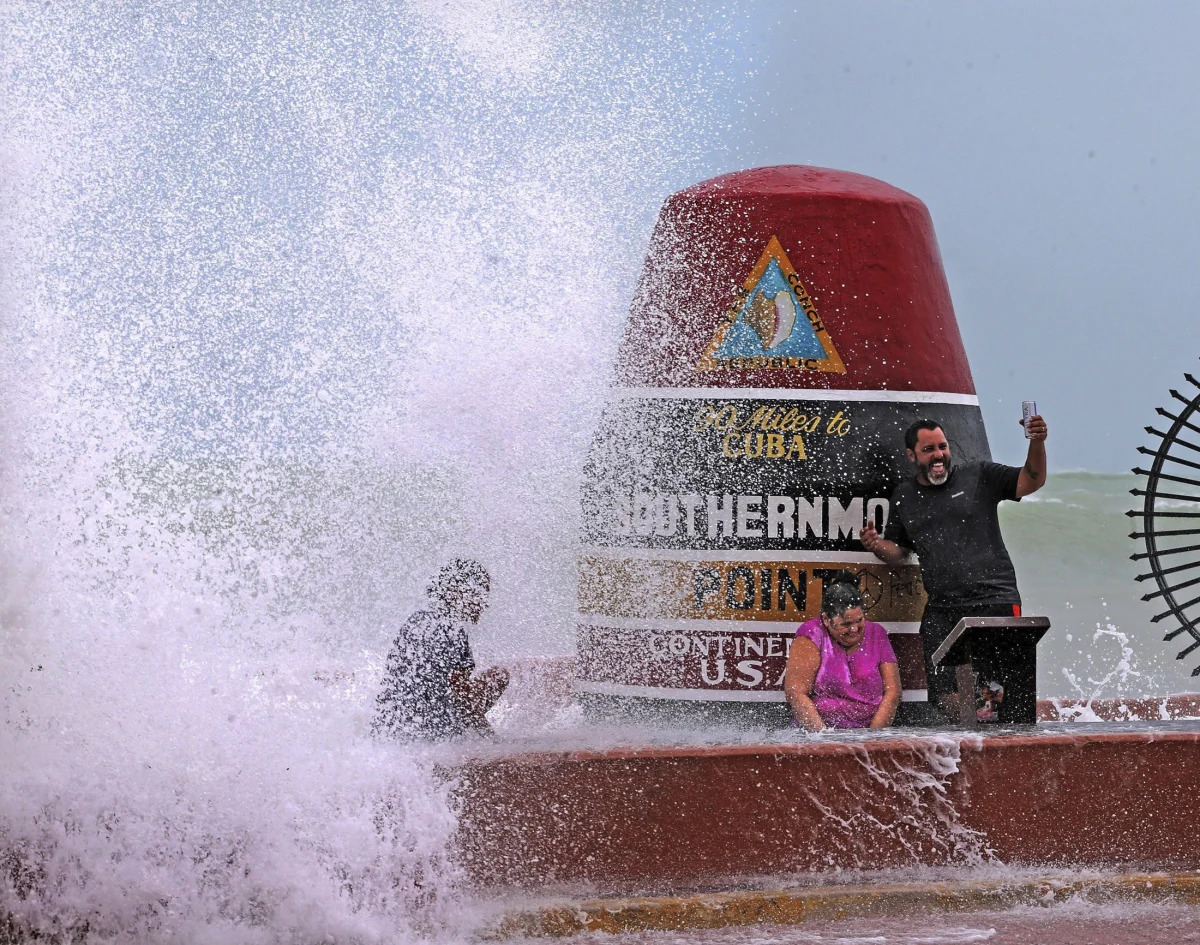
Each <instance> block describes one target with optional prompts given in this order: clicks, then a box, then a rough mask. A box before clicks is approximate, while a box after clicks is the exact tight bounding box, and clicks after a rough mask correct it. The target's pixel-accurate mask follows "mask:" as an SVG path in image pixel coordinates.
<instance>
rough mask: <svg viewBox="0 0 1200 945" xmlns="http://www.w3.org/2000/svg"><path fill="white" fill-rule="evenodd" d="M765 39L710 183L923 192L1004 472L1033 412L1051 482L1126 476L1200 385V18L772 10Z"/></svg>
mask: <svg viewBox="0 0 1200 945" xmlns="http://www.w3.org/2000/svg"><path fill="white" fill-rule="evenodd" d="M750 22H751V26H750V28H749V29H748V30H747V32H746V34H745V35H744V37H743V38H742V40H741V41H740V46H739V49H740V52H741V54H742V57H743V61H742V63H741V65H742V66H743V68H744V69H745V70H746V71H747V74H746V78H745V79H744V84H743V85H740V86H739V87H737V88H735V89H731V95H733V96H738V95H740V96H742V97H744V102H743V103H733V104H732V105H731V115H732V119H731V120H732V122H733V128H732V130H731V132H730V135H729V141H730V142H732V143H733V144H732V146H733V148H734V151H733V155H732V160H730V157H729V156H726V155H714V157H713V164H714V167H713V170H714V171H721V170H726V169H727V168H726V167H725V166H724V164H725V163H726V162H730V163H731V164H732V165H734V166H757V165H767V164H782V163H803V164H815V165H821V166H826V167H835V168H841V169H844V170H851V171H856V172H858V173H862V174H867V175H870V176H873V177H878V178H880V179H882V180H885V181H887V182H888V183H890V184H894V185H895V186H897V187H900V188H902V189H904V190H907V191H909V192H910V193H913V194H915V195H916V196H917V197H919V198H920V199H921V200H923V201H924V202H925V204H926V205H927V206H928V207H929V210H930V213H931V214H932V216H933V222H934V226H935V228H936V231H937V235H938V241H939V244H940V246H941V250H942V256H943V259H944V261H945V265H946V269H947V275H948V277H949V281H950V289H951V293H952V296H953V299H954V305H955V310H956V312H957V315H958V322H959V326H960V328H961V330H962V334H963V338H964V340H965V342H966V346H967V353H968V355H969V356H970V359H971V365H972V369H973V371H974V375H975V382H976V386H977V389H978V392H979V395H980V400H981V403H982V405H983V411H984V417H985V420H986V422H987V425H988V429H989V433H990V437H991V440H992V449H993V453H994V454H995V455H996V457H997V458H998V459H1005V460H1008V461H1016V460H1017V459H1018V458H1019V454H1020V452H1021V451H1022V449H1023V446H1024V443H1023V441H1022V440H1020V431H1019V428H1018V427H1017V426H1016V418H1017V417H1019V416H1020V402H1021V401H1022V400H1025V399H1034V400H1037V402H1038V404H1039V406H1040V407H1041V409H1042V411H1043V413H1044V414H1045V416H1046V418H1047V420H1048V422H1049V423H1050V426H1051V442H1050V444H1049V447H1050V456H1051V462H1052V465H1053V466H1054V467H1055V468H1058V469H1060V470H1061V469H1079V468H1085V469H1092V470H1102V471H1122V470H1128V469H1129V468H1130V467H1131V466H1133V465H1134V464H1135V463H1136V462H1137V461H1138V456H1137V454H1136V452H1135V451H1136V447H1137V446H1138V444H1139V443H1142V442H1146V439H1147V438H1146V434H1145V433H1144V432H1143V429H1142V428H1143V427H1144V426H1145V425H1146V424H1148V423H1150V422H1152V421H1153V419H1154V408H1155V407H1156V406H1159V405H1163V404H1165V403H1166V402H1167V401H1168V400H1169V395H1168V389H1169V388H1171V387H1181V386H1182V387H1184V388H1186V387H1187V386H1188V385H1187V383H1186V382H1185V381H1184V379H1183V373H1184V372H1185V371H1188V372H1191V373H1193V374H1195V373H1196V371H1197V368H1200V363H1197V357H1198V356H1200V329H1198V327H1197V326H1198V325H1200V318H1198V306H1197V301H1198V299H1200V265H1198V263H1200V252H1198V250H1200V237H1198V232H1200V227H1198V225H1197V211H1198V210H1200V199H1198V198H1200V174H1198V172H1197V163H1196V153H1197V143H1198V141H1200V109H1198V108H1197V107H1196V100H1197V92H1198V90H1200V57H1198V56H1197V55H1196V48H1195V38H1196V36H1198V35H1200V6H1197V5H1194V4H1191V5H1189V4H1186V3H1139V4H1134V3H1097V2H1089V3H1081V2H1070V3H1064V2H1057V3H1042V2H1038V3H1029V2H1016V3H1014V2H1004V3H967V4H959V3H944V2H943V3H930V2H904V3H901V2H877V3H801V4H797V3H764V4H755V5H754V13H753V14H752V19H751V21H750ZM717 165H720V166H717ZM1192 393H1193V394H1194V393H1196V390H1195V389H1192ZM1005 435H1007V436H1008V437H1009V439H1007V440H1006V439H1005V438H1004V437H1005Z"/></svg>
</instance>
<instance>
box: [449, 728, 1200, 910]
mask: <svg viewBox="0 0 1200 945" xmlns="http://www.w3.org/2000/svg"><path fill="white" fill-rule="evenodd" d="M457 774H458V777H459V779H460V784H461V786H460V801H461V820H460V828H459V841H458V842H459V847H460V854H461V858H462V862H463V864H464V866H465V867H466V869H467V872H468V874H469V876H470V877H471V879H472V880H473V881H474V882H475V883H476V884H478V885H480V886H485V887H492V888H511V889H514V890H515V889H526V890H529V889H542V890H544V889H547V888H552V887H560V888H567V887H572V886H576V887H583V886H586V887H588V888H590V889H593V890H595V891H596V892H598V893H601V894H605V895H616V894H621V893H626V892H632V891H638V892H644V893H654V894H663V893H669V892H674V891H680V890H687V889H697V888H717V887H720V886H722V885H725V884H726V883H727V881H728V880H729V879H730V878H731V877H737V876H746V875H762V874H767V873H774V874H778V873H789V872H807V873H814V874H818V875H819V874H824V873H828V874H829V875H830V877H831V878H832V877H833V876H835V875H836V873H837V872H838V871H840V870H880V869H891V868H902V867H913V866H945V865H956V864H962V865H970V864H976V863H978V864H983V863H1003V864H1013V865H1020V866H1027V867H1029V866H1059V867H1060V866H1064V865H1079V866H1087V867H1089V868H1100V869H1113V868H1121V869H1157V870H1164V869H1168V870H1185V869H1197V868H1200V841H1197V840H1196V838H1195V833H1194V825H1195V824H1196V823H1197V822H1198V820H1200V795H1198V794H1197V793H1196V791H1195V789H1194V785H1195V784H1196V783H1198V782H1200V729H1192V728H1190V727H1184V726H1175V727H1172V728H1171V729H1170V730H1160V731H1156V732H1095V733H1089V732H1087V731H1086V730H1081V731H1080V732H1079V733H1078V734H1076V733H1069V734H1068V733H1045V734H1028V735H1026V734H1001V735H989V736H985V737H980V736H976V735H970V734H957V733H956V734H952V735H950V734H948V735H916V736H903V735H897V736H891V737H885V738H880V739H874V740H864V741H853V742H811V743H804V744H799V745H768V746H737V747H714V748H690V749H661V748H656V749H628V750H617V751H605V752H562V753H539V754H525V755H518V756H510V757H505V758H499V759H492V760H484V761H476V762H471V763H468V764H466V765H464V766H462V767H461V768H460V769H459V770H458V772H457Z"/></svg>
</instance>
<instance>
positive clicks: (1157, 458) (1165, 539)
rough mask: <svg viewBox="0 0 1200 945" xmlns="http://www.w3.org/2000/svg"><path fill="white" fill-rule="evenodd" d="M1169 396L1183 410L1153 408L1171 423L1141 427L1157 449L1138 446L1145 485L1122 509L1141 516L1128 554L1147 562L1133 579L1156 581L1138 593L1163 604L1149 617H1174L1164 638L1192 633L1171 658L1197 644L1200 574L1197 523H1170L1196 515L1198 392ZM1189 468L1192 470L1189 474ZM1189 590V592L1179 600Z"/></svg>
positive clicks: (1199, 670)
mask: <svg viewBox="0 0 1200 945" xmlns="http://www.w3.org/2000/svg"><path fill="white" fill-rule="evenodd" d="M1183 376H1184V377H1185V378H1187V381H1188V383H1190V384H1191V385H1192V386H1193V387H1196V388H1200V381H1197V380H1196V378H1194V377H1192V375H1191V374H1184V375H1183ZM1171 396H1172V397H1173V398H1175V399H1176V400H1177V401H1179V402H1180V403H1181V404H1182V405H1183V409H1182V410H1179V411H1178V413H1174V414H1173V413H1171V412H1170V411H1168V410H1166V409H1164V408H1162V407H1159V408H1157V413H1158V414H1159V415H1160V416H1162V417H1165V418H1166V419H1167V420H1169V421H1170V422H1171V426H1170V427H1169V428H1168V429H1167V431H1166V432H1162V431H1160V430H1156V429H1155V428H1154V427H1146V432H1147V433H1150V434H1151V435H1153V436H1156V437H1158V439H1159V443H1158V449H1150V448H1148V447H1145V446H1139V447H1138V452H1139V453H1144V454H1146V455H1147V456H1152V457H1154V461H1153V462H1152V463H1151V464H1150V468H1149V469H1142V468H1141V467H1138V468H1136V469H1134V470H1133V471H1134V472H1135V473H1136V474H1137V475H1139V476H1145V477H1146V488H1144V489H1131V490H1130V492H1132V493H1133V494H1134V495H1137V496H1144V497H1145V500H1144V502H1143V505H1142V508H1141V510H1140V511H1139V510H1136V509H1135V510H1133V511H1131V512H1127V513H1126V514H1127V515H1128V516H1129V517H1130V518H1138V517H1140V518H1141V519H1142V530H1141V531H1134V532H1131V533H1130V536H1129V537H1130V538H1135V539H1136V538H1140V539H1142V540H1143V541H1144V542H1145V544H1146V550H1145V551H1144V552H1139V553H1137V554H1135V555H1131V556H1130V557H1131V558H1132V559H1133V560H1134V561H1141V560H1145V561H1146V562H1147V563H1148V564H1149V565H1150V571H1149V573H1147V574H1139V575H1138V576H1137V580H1139V581H1147V580H1149V579H1150V578H1154V581H1155V583H1156V584H1157V585H1158V590H1157V591H1154V592H1153V593H1150V594H1146V595H1144V596H1143V597H1142V600H1146V601H1149V600H1154V599H1155V598H1162V602H1163V603H1164V604H1166V606H1167V609H1166V610H1164V611H1163V612H1162V613H1160V614H1155V615H1154V616H1153V617H1151V618H1150V619H1151V622H1153V623H1158V622H1159V621H1160V620H1165V619H1166V618H1167V617H1170V616H1172V615H1173V616H1174V617H1175V618H1176V619H1178V621H1179V626H1177V627H1173V628H1172V629H1170V630H1168V631H1167V634H1166V637H1165V638H1164V639H1166V640H1168V641H1170V640H1174V639H1175V638H1176V637H1177V636H1179V635H1180V634H1184V633H1186V634H1188V635H1189V636H1190V637H1191V638H1192V642H1191V643H1189V644H1188V645H1187V646H1186V647H1184V648H1183V649H1182V650H1180V651H1179V655H1178V656H1177V657H1176V658H1177V659H1183V658H1184V657H1186V656H1188V655H1189V654H1190V653H1191V652H1192V651H1193V650H1195V649H1196V648H1197V647H1200V593H1196V592H1197V591H1200V576H1197V575H1196V572H1197V571H1198V570H1200V544H1197V543H1195V542H1194V539H1195V536H1197V535H1200V527H1191V528H1175V527H1172V526H1174V525H1188V524H1190V522H1189V520H1191V521H1196V520H1200V393H1198V394H1196V395H1195V396H1194V397H1192V398H1191V399H1190V400H1189V399H1188V398H1187V397H1186V396H1185V395H1184V394H1181V393H1180V392H1179V391H1177V390H1172V391H1171ZM1189 470H1196V472H1192V473H1190V474H1189ZM1164 490H1170V491H1164ZM1191 490H1197V491H1191ZM1189 542H1192V543H1191V544H1189ZM1173 582H1178V583H1173ZM1188 588H1192V589H1193V590H1192V591H1188ZM1189 594H1194V595H1195V596H1191V597H1190V599H1184V598H1188V597H1189ZM1192 675H1193V676H1200V666H1197V667H1196V668H1195V669H1194V670H1192Z"/></svg>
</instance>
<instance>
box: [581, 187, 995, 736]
mask: <svg viewBox="0 0 1200 945" xmlns="http://www.w3.org/2000/svg"><path fill="white" fill-rule="evenodd" d="M924 417H930V418H932V419H935V420H938V421H940V422H942V423H944V424H945V429H946V430H947V432H948V434H949V436H950V441H951V445H952V447H953V450H954V454H955V457H956V458H957V459H958V461H959V462H970V461H972V460H978V459H989V458H990V453H989V450H988V443H987V437H986V434H985V432H984V428H983V419H982V416H981V415H980V411H979V402H978V399H977V398H976V396H975V387H974V382H973V381H972V379H971V371H970V367H969V365H968V363H967V356H966V352H965V351H964V349H963V344H962V339H961V337H960V336H959V332H958V325H957V323H956V321H955V318H954V309H953V307H952V305H951V302H950V292H949V288H948V286H947V284H946V277H945V274H944V272H943V271H942V264H941V258H940V255H939V253H938V248H937V242H936V240H935V239H934V234H933V224H932V222H931V221H930V217H929V212H928V210H926V208H925V205H924V204H922V203H921V201H919V200H918V199H917V198H915V197H913V196H912V195H911V194H907V193H905V192H904V191H902V190H897V189H896V188H895V187H892V186H890V185H888V184H885V183H883V182H882V181H878V180H874V179H872V178H869V177H863V176H860V175H858V174H851V173H847V172H844V171H835V170H828V169H825V168H816V167H800V166H784V167H770V168H759V169H757V170H748V171H739V172H736V173H733V174H727V175H725V176H723V177H718V178H715V179H713V180H710V181H705V182H704V183H701V184H697V185H696V186H694V187H690V188H688V189H686V190H683V191H680V192H679V193H676V194H673V195H672V196H671V197H670V198H669V199H668V200H667V202H666V203H665V205H664V206H663V208H662V211H661V213H660V214H659V218H658V223H657V225H656V227H655V230H654V235H653V238H652V243H651V248H650V252H649V256H648V258H647V260H646V263H645V268H644V270H643V273H642V278H641V281H640V284H639V286H638V289H637V293H636V297H635V298H634V301H633V305H632V307H631V310H630V314H629V319H628V322H627V325H626V330H625V335H624V339H623V341H622V343H621V348H620V352H619V354H618V357H617V365H616V382H615V385H614V388H613V390H612V392H611V398H610V400H609V402H608V404H607V406H606V408H605V410H604V413H603V416H602V418H601V420H600V423H599V426H598V429H597V433H596V436H595V439H594V441H593V443H592V448H591V451H590V453H589V457H588V462H587V466H586V469H585V475H584V487H583V513H584V514H583V518H584V534H583V548H582V551H581V554H580V561H579V600H578V610H579V616H578V630H579V633H578V654H577V659H576V668H575V682H576V689H577V691H578V693H579V695H580V698H581V699H582V700H583V702H584V704H585V706H586V707H587V708H588V709H589V710H590V711H593V712H595V713H597V714H607V713H610V712H612V713H621V712H625V711H628V710H630V709H634V710H638V709H640V710H650V709H653V708H656V707H657V708H663V707H667V708H671V709H672V710H673V711H672V712H671V714H672V715H678V714H680V713H683V714H685V715H688V714H697V713H699V714H702V715H703V714H714V715H721V716H724V715H726V714H727V713H729V712H733V713H735V714H737V715H748V716H750V717H756V716H764V715H765V716H767V717H777V718H779V719H780V720H782V719H785V718H786V717H787V707H786V702H785V699H784V695H783V690H782V679H783V672H784V666H785V664H786V661H787V655H788V651H789V649H790V647H791V642H792V639H793V635H794V633H795V630H796V627H797V625H799V624H800V623H801V622H803V621H805V620H807V619H809V618H811V617H813V616H815V615H816V614H817V610H818V608H819V606H820V601H821V590H822V584H823V582H824V581H825V580H826V579H828V578H829V577H830V575H832V574H833V573H834V572H836V571H838V570H850V571H853V572H855V573H857V575H858V579H859V586H860V588H861V589H862V591H863V594H864V599H865V601H866V610H867V616H868V617H869V619H871V620H875V621H878V622H879V623H882V624H883V625H884V626H885V627H886V628H887V630H888V633H889V634H890V636H891V641H892V645H893V647H894V648H895V650H896V653H897V657H898V659H899V661H900V673H901V680H902V683H903V688H904V695H903V700H904V702H908V703H911V702H921V701H924V700H925V678H924V669H923V665H922V660H921V643H920V638H919V636H918V634H917V631H918V626H919V622H920V619H921V611H922V608H923V607H924V603H925V593H924V589H923V588H922V586H921V576H920V568H919V566H918V563H917V562H916V561H915V560H914V561H913V562H912V563H906V564H904V565H902V566H899V567H895V568H891V567H887V566H885V565H883V564H881V563H880V562H879V561H878V560H877V559H876V558H875V557H874V556H873V555H871V554H869V553H868V552H866V551H865V550H864V549H863V547H862V545H861V544H860V543H859V533H860V531H861V529H862V527H863V525H864V524H865V522H866V521H867V520H868V519H871V520H874V521H875V523H876V525H877V526H878V527H879V528H881V529H882V528H883V526H884V524H885V523H886V521H887V517H888V511H889V509H888V499H889V496H890V495H891V492H892V489H893V487H894V486H895V485H896V484H897V483H898V482H900V480H901V479H902V478H904V477H906V476H909V475H911V474H912V473H911V467H910V466H909V464H908V462H907V460H906V458H905V455H904V445H903V436H904V430H905V428H906V427H908V425H909V424H911V423H912V422H913V421H914V420H917V419H921V418H924Z"/></svg>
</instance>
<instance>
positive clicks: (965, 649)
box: [933, 617, 1050, 725]
mask: <svg viewBox="0 0 1200 945" xmlns="http://www.w3.org/2000/svg"><path fill="white" fill-rule="evenodd" d="M1049 629H1050V619H1049V618H1048V617H964V618H963V619H962V620H960V621H959V622H958V623H957V624H956V625H955V627H954V629H953V630H952V631H951V632H950V635H949V636H948V637H946V639H945V640H944V641H942V645H941V646H939V647H938V648H937V650H936V651H934V654H933V664H934V665H935V666H940V665H942V664H945V665H947V666H956V667H958V669H957V672H956V674H955V678H956V680H957V684H958V701H959V712H958V721H959V722H962V723H964V724H975V723H976V721H977V719H976V716H975V684H974V678H975V674H976V673H978V674H979V675H980V676H981V680H980V681H981V682H982V683H983V684H984V685H986V684H987V683H988V682H990V681H992V680H996V681H998V682H999V683H1000V684H1001V685H1002V686H1003V687H1004V699H1003V701H1002V702H1001V703H1000V708H999V713H998V716H999V717H998V719H997V721H999V722H1001V723H1007V724H1014V725H1034V724H1036V722H1037V642H1038V640H1040V639H1041V638H1042V636H1043V635H1044V634H1045V632H1046V631H1047V630H1049Z"/></svg>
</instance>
